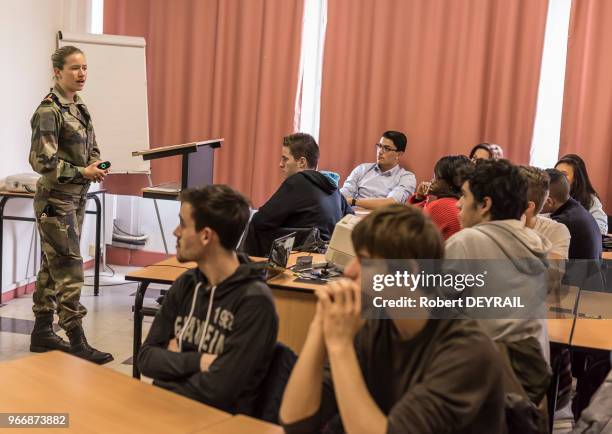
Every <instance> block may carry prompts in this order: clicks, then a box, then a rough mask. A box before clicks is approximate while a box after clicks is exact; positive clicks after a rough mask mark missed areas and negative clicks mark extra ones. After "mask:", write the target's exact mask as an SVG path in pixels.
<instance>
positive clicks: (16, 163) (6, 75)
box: [0, 0, 94, 292]
mask: <svg viewBox="0 0 612 434" xmlns="http://www.w3.org/2000/svg"><path fill="white" fill-rule="evenodd" d="M90 9H91V7H90V2H89V0H0V55H1V57H2V67H1V68H0V83H2V85H3V86H2V93H3V101H4V103H3V104H0V146H1V149H2V154H1V157H0V179H3V178H5V177H6V176H7V175H11V174H15V173H22V172H31V171H32V169H31V168H30V166H29V164H28V152H29V149H30V124H29V122H30V118H31V116H32V113H33V112H34V110H35V109H36V107H37V105H38V104H39V103H40V101H41V100H42V99H43V98H44V96H45V95H46V93H47V92H48V90H49V88H50V87H51V85H52V79H51V78H52V69H51V60H50V58H51V54H52V53H53V50H54V49H55V47H56V41H55V38H56V33H57V31H58V30H64V31H71V32H84V31H87V29H88V28H89V27H88V26H91V19H90V18H88V14H89V13H90ZM5 214H7V215H20V216H32V215H33V212H32V201H31V200H21V199H19V200H17V199H12V200H11V201H9V203H8V205H7V208H6V209H5ZM86 221H91V222H93V221H94V219H93V217H91V216H90V217H87V218H86ZM33 228H34V225H33V224H32V223H29V222H5V223H4V231H3V233H4V248H3V251H2V253H1V260H2V264H3V276H2V282H0V284H1V288H2V289H1V290H2V292H6V291H8V290H10V289H13V288H15V287H16V286H21V285H24V284H26V283H28V282H30V281H32V278H31V276H32V275H33V263H34V253H32V255H31V256H30V255H28V251H29V250H30V249H29V248H30V240H31V236H32V231H33ZM85 229H86V230H85V231H84V233H83V245H84V246H85V250H83V253H87V245H88V243H91V242H92V240H93V239H94V236H93V229H94V225H93V223H87V224H86V228H85ZM35 250H37V249H36V248H33V249H32V252H34V251H35ZM39 256H40V255H38V257H39ZM85 259H88V258H85ZM28 260H29V262H30V263H29V270H28V271H26V266H27V264H28Z"/></svg>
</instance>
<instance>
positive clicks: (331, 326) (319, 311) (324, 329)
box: [311, 279, 364, 352]
mask: <svg viewBox="0 0 612 434" xmlns="http://www.w3.org/2000/svg"><path fill="white" fill-rule="evenodd" d="M315 295H316V296H317V299H318V301H317V307H316V313H315V317H314V319H313V322H312V324H311V331H312V329H313V328H314V331H315V332H318V333H322V334H323V339H324V342H325V347H326V348H327V351H328V352H333V351H337V350H344V349H345V348H346V347H347V346H350V347H352V346H353V341H354V339H355V335H356V334H357V332H358V331H359V329H360V328H361V326H362V325H363V323H364V320H363V319H362V318H361V288H360V287H359V285H358V284H357V283H356V282H355V281H353V280H350V279H340V280H336V281H334V282H331V283H329V284H328V285H325V286H322V287H320V288H317V290H316V291H315Z"/></svg>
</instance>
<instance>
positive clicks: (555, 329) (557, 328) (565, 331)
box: [547, 318, 574, 345]
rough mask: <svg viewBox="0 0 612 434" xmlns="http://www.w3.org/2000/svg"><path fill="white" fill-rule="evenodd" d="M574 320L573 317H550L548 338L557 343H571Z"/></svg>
mask: <svg viewBox="0 0 612 434" xmlns="http://www.w3.org/2000/svg"><path fill="white" fill-rule="evenodd" d="M573 322H574V319H573V318H554V319H553V318H549V319H548V320H547V325H548V338H549V339H550V341H551V342H554V343H557V344H565V345H569V343H570V335H571V333H572V324H573Z"/></svg>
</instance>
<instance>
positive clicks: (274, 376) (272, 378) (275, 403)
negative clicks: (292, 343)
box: [254, 342, 297, 423]
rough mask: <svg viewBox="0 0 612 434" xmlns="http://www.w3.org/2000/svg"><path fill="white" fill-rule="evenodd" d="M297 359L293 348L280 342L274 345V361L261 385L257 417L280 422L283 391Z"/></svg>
mask: <svg viewBox="0 0 612 434" xmlns="http://www.w3.org/2000/svg"><path fill="white" fill-rule="evenodd" d="M296 361H297V355H296V354H295V353H294V352H293V351H292V350H291V348H289V347H287V346H286V345H284V344H282V343H280V342H277V343H276V344H275V345H274V352H273V354H272V361H271V362H270V367H269V368H268V372H267V374H266V376H265V378H264V380H263V382H262V384H261V387H260V392H259V397H258V398H259V399H258V400H257V404H256V408H255V414H254V416H255V417H257V418H258V419H262V420H265V421H267V422H271V423H278V413H279V411H280V406H281V402H282V400H283V393H284V392H285V387H286V386H287V382H288V381H289V377H290V376H291V371H292V370H293V367H294V366H295V362H296Z"/></svg>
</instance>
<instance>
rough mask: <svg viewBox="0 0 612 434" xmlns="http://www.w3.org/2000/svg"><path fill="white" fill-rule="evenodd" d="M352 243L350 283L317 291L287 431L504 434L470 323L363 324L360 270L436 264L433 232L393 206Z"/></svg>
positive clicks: (488, 370)
mask: <svg viewBox="0 0 612 434" xmlns="http://www.w3.org/2000/svg"><path fill="white" fill-rule="evenodd" d="M389 228H393V230H392V231H390V230H389ZM352 240H353V245H354V247H355V252H357V259H356V260H354V261H353V262H352V263H351V264H350V265H349V266H348V267H347V269H346V272H345V274H346V277H347V278H348V279H344V280H342V281H339V282H336V283H333V284H331V285H329V286H323V287H321V288H320V289H318V290H317V291H316V295H317V298H318V301H317V308H316V313H315V317H314V319H313V321H312V323H311V325H310V329H309V331H308V335H307V337H306V342H305V343H304V347H303V348H302V352H301V354H300V357H299V359H298V361H297V363H296V365H295V367H294V369H293V372H292V374H291V377H290V378H289V382H288V384H287V388H286V389H285V394H284V396H283V401H282V404H281V410H280V420H281V422H282V423H283V424H284V425H285V432H287V433H290V434H291V433H314V432H326V433H340V432H349V433H368V434H370V433H441V432H453V433H458V434H461V433H484V432H488V433H500V432H504V392H503V386H502V373H501V369H500V362H501V359H500V356H499V353H498V352H497V351H496V349H495V348H494V346H493V344H492V342H491V340H490V339H489V338H488V337H487V336H486V335H485V333H484V332H483V331H482V330H481V329H480V327H479V326H478V324H477V323H476V322H475V321H472V320H433V319H428V318H427V316H426V314H424V316H423V317H422V318H403V319H399V318H398V319H392V320H373V319H370V320H367V321H365V323H364V322H363V320H362V319H361V317H360V315H361V290H360V286H359V285H360V283H359V282H360V278H361V276H360V274H361V265H360V261H361V260H363V259H367V258H394V259H402V258H404V259H407V258H414V259H421V258H428V259H441V258H442V256H443V247H442V240H441V238H440V235H439V232H438V230H437V228H436V227H435V225H434V224H433V223H432V222H431V221H430V220H429V219H428V218H426V217H425V216H424V215H423V213H422V212H421V211H420V210H418V209H416V208H414V207H405V206H402V205H390V206H388V207H386V208H382V209H378V210H376V211H374V212H372V213H371V214H370V215H368V216H367V217H365V218H364V219H363V220H362V221H361V222H360V223H358V224H357V226H355V228H354V230H353V233H352ZM326 359H328V360H329V365H330V367H331V369H329V368H324V365H325V360H326ZM323 427H325V429H324V430H322V428H323Z"/></svg>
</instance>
